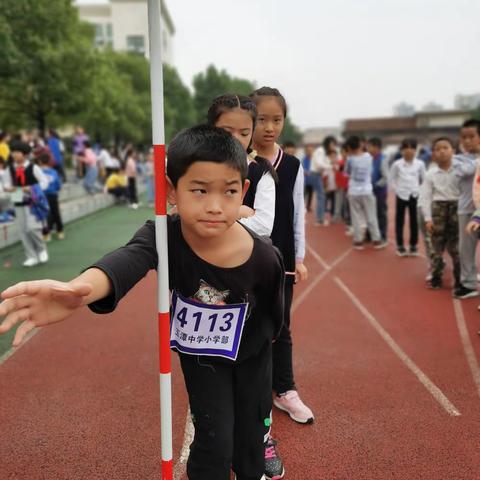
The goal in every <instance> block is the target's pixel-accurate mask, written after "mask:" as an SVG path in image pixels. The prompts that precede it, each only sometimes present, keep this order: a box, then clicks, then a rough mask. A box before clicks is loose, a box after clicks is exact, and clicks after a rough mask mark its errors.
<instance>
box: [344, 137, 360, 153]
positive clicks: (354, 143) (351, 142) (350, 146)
mask: <svg viewBox="0 0 480 480" xmlns="http://www.w3.org/2000/svg"><path fill="white" fill-rule="evenodd" d="M361 144H362V139H361V138H360V137H359V136H358V135H351V136H350V137H348V138H347V140H346V141H345V148H346V149H347V150H358V149H359V148H360V147H361Z"/></svg>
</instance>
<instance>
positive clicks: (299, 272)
mask: <svg viewBox="0 0 480 480" xmlns="http://www.w3.org/2000/svg"><path fill="white" fill-rule="evenodd" d="M307 278H308V270H307V267H306V266H305V265H304V264H303V262H297V263H296V264H295V283H296V282H301V281H302V280H306V279H307Z"/></svg>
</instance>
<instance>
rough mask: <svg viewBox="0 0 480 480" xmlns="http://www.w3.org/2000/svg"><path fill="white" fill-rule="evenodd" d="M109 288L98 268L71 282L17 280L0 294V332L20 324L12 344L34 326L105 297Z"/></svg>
mask: <svg viewBox="0 0 480 480" xmlns="http://www.w3.org/2000/svg"><path fill="white" fill-rule="evenodd" d="M111 290H112V285H111V282H110V279H109V278H108V276H107V275H106V274H105V273H104V272H103V271H102V270H100V269H98V268H89V269H88V270H86V271H85V272H83V273H82V274H81V275H79V276H78V277H76V278H74V279H73V280H71V281H70V282H58V281H56V280H36V281H31V282H20V283H17V284H16V285H13V286H11V287H9V288H7V289H6V290H4V291H3V292H2V293H1V298H2V299H3V302H2V303H1V304H0V317H5V318H4V320H3V322H2V324H1V325H0V335H1V334H3V333H5V332H7V331H9V330H10V329H11V328H12V327H14V326H15V325H17V324H20V326H19V327H18V329H17V331H16V333H15V337H14V339H13V346H15V347H16V346H18V345H20V343H21V342H22V340H23V339H24V337H25V335H26V334H27V333H28V332H30V331H31V330H33V329H34V328H36V327H43V326H45V325H50V324H52V323H57V322H60V321H62V320H65V319H66V318H68V317H69V316H70V315H72V314H73V313H74V312H75V310H77V309H78V308H80V307H82V306H84V305H88V304H89V303H92V302H95V301H96V300H100V299H102V298H105V297H107V296H108V295H109V294H110V293H111Z"/></svg>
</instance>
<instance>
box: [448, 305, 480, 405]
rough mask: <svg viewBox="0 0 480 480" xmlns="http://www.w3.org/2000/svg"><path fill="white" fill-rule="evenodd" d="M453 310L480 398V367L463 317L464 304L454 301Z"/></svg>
mask: <svg viewBox="0 0 480 480" xmlns="http://www.w3.org/2000/svg"><path fill="white" fill-rule="evenodd" d="M453 309H454V311H455V319H456V321H457V327H458V331H459V332H460V339H461V340H462V345H463V350H464V351H465V356H466V357H467V363H468V366H469V367H470V371H471V372H472V377H473V382H474V383H475V387H476V388H477V393H478V395H479V396H480V367H479V365H478V360H477V356H476V355H475V350H474V349H473V346H472V341H471V339H470V334H469V333H468V329H467V324H466V323H465V316H464V315H463V309H462V304H461V302H460V300H457V299H455V298H454V299H453Z"/></svg>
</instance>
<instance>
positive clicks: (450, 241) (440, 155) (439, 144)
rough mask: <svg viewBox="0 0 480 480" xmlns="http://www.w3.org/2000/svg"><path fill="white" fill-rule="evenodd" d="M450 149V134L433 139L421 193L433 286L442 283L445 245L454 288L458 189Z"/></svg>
mask: <svg viewBox="0 0 480 480" xmlns="http://www.w3.org/2000/svg"><path fill="white" fill-rule="evenodd" d="M453 153H454V150H453V144H452V141H451V140H450V139H449V138H447V137H440V138H438V139H436V140H435V141H434V142H433V145H432V160H433V161H434V162H435V163H434V165H432V167H431V168H429V170H428V172H427V174H426V177H425V182H424V183H423V185H422V189H421V193H420V207H421V209H422V213H423V215H424V217H425V228H426V230H427V232H429V233H430V234H431V239H432V247H433V251H432V279H431V280H430V288H432V289H439V288H441V286H442V273H443V268H444V266H445V262H444V261H443V252H444V250H445V249H447V251H448V253H449V254H450V257H451V258H452V264H453V274H454V279H455V288H458V287H459V286H460V256H459V254H458V213H457V210H458V198H459V196H460V189H459V182H458V177H457V173H456V169H455V165H454V164H453V160H452V159H453Z"/></svg>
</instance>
